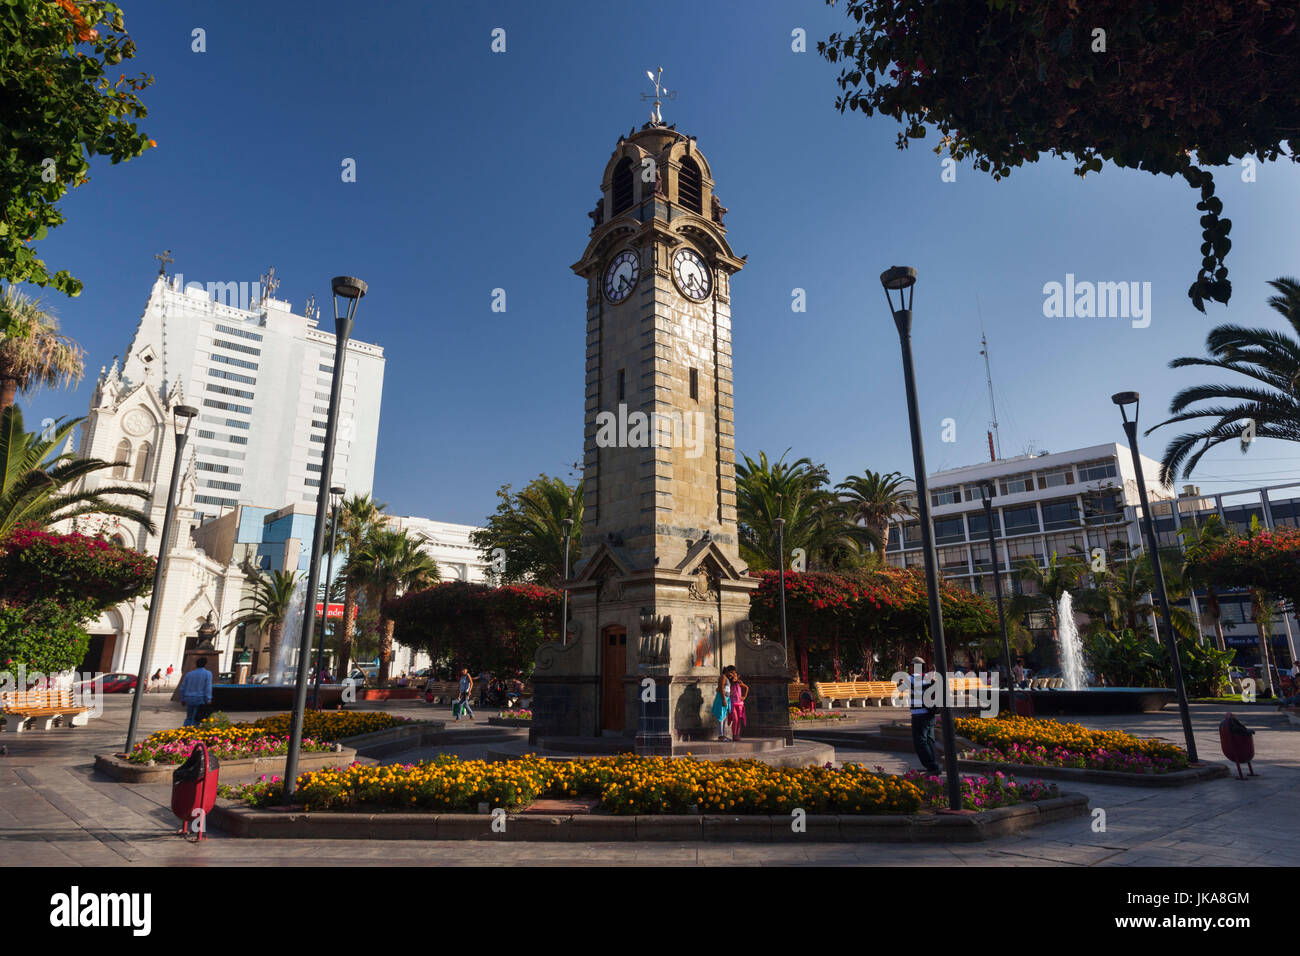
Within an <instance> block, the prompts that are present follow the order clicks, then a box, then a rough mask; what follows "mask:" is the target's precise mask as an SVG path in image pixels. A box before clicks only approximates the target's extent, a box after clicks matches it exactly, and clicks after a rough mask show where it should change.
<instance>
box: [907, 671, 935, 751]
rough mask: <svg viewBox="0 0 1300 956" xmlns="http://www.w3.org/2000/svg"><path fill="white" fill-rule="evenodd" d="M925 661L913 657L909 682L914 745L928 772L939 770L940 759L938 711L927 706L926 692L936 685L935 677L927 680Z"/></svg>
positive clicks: (908, 677) (908, 676)
mask: <svg viewBox="0 0 1300 956" xmlns="http://www.w3.org/2000/svg"><path fill="white" fill-rule="evenodd" d="M924 666H925V661H924V660H923V659H921V658H919V657H913V658H912V673H910V674H908V675H907V683H908V687H909V689H910V696H911V699H912V747H913V749H915V750H916V756H917V757H918V758H920V761H921V765H922V766H923V767H925V770H926V772H927V773H938V772H939V761H938V760H937V759H936V758H935V756H934V718H935V717H936V716H937V715H936V712H935V710H934V709H933V708H931V707H926V706H925V692H926V690H928V689H929V688H930V687H932V686H933V685H934V681H933V679H929V680H927V679H926V677H925V676H924V675H922V673H921V668H923V667H924Z"/></svg>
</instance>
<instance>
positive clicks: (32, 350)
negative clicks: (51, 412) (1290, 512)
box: [0, 285, 86, 409]
mask: <svg viewBox="0 0 1300 956" xmlns="http://www.w3.org/2000/svg"><path fill="white" fill-rule="evenodd" d="M85 370H86V366H85V352H84V351H82V348H81V346H79V345H77V343H76V342H74V341H72V340H71V339H70V338H68V337H67V336H65V335H60V334H59V322H58V320H57V319H55V318H54V316H53V315H51V314H50V313H48V312H46V311H45V310H43V309H42V308H41V306H40V303H39V302H35V301H33V300H31V299H29V298H28V297H27V296H25V295H23V294H22V293H21V292H19V291H18V290H17V289H16V288H14V287H13V286H12V285H11V286H9V287H8V288H6V289H5V290H4V294H3V295H2V296H0V409H5V408H8V407H9V406H10V405H12V404H13V403H14V399H15V397H16V395H17V393H18V391H19V390H20V389H21V390H22V391H27V390H28V389H30V388H32V387H33V386H36V385H67V384H70V383H72V382H80V381H81V377H82V375H83V374H84V373H85Z"/></svg>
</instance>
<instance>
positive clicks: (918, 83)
mask: <svg viewBox="0 0 1300 956" xmlns="http://www.w3.org/2000/svg"><path fill="white" fill-rule="evenodd" d="M827 2H828V3H830V4H834V3H835V0H827ZM844 10H845V13H846V14H847V15H848V16H849V18H850V19H851V20H853V21H854V23H853V24H850V29H849V30H848V31H847V32H845V33H833V34H831V36H830V37H829V38H828V39H827V40H825V41H824V42H820V43H818V44H817V50H818V52H819V53H821V54H822V55H823V56H824V57H826V59H828V60H829V61H831V62H833V63H843V64H844V68H843V70H842V71H841V72H840V75H839V78H838V81H837V82H838V84H839V87H840V90H841V91H842V92H841V94H840V95H839V96H838V98H837V99H836V106H837V107H838V108H839V109H840V111H841V112H852V111H855V110H857V111H860V112H862V113H864V114H866V115H868V116H871V115H872V114H874V113H880V114H882V115H884V116H889V117H892V118H894V119H895V120H898V121H899V122H900V123H902V124H903V129H902V131H901V132H900V133H899V134H898V146H899V148H900V149H902V148H905V147H906V146H907V144H908V141H909V140H913V139H921V138H923V137H924V136H925V135H926V133H927V130H928V128H929V127H934V129H935V130H936V131H937V132H938V134H939V142H938V145H937V146H936V147H935V152H936V153H938V154H940V155H942V154H943V153H945V152H946V153H947V154H948V155H949V156H950V157H951V158H952V159H953V160H954V161H957V162H960V161H961V160H964V159H968V158H969V159H970V160H972V162H973V163H974V166H975V168H976V169H979V170H982V171H984V172H989V173H992V175H993V177H994V178H995V179H1001V178H1003V177H1005V176H1009V175H1010V174H1011V171H1012V169H1013V168H1015V167H1018V166H1021V165H1023V164H1024V163H1026V162H1031V163H1032V162H1035V161H1037V160H1038V159H1039V157H1040V156H1041V155H1043V154H1049V155H1051V156H1058V157H1067V158H1069V159H1071V160H1072V161H1073V163H1074V171H1075V173H1076V174H1078V175H1079V176H1083V175H1085V174H1087V173H1088V172H1100V171H1101V169H1102V165H1103V163H1104V162H1106V161H1107V160H1109V161H1110V162H1112V163H1114V164H1115V165H1116V166H1119V167H1121V168H1126V169H1141V170H1144V171H1146V172H1149V173H1154V174H1157V175H1166V176H1181V177H1182V178H1183V179H1184V180H1186V182H1187V183H1188V184H1189V185H1190V186H1191V187H1192V188H1193V189H1196V190H1199V192H1200V201H1199V202H1198V203H1197V207H1196V208H1197V209H1199V210H1200V211H1201V213H1202V215H1201V220H1200V223H1201V238H1202V240H1203V242H1202V245H1201V250H1200V255H1201V257H1202V258H1201V261H1200V262H1201V264H1200V269H1199V271H1198V273H1197V276H1196V280H1195V281H1194V282H1193V283H1192V286H1191V288H1190V289H1189V290H1188V295H1189V297H1190V298H1191V300H1192V303H1193V304H1194V305H1195V306H1196V308H1198V309H1200V310H1201V311H1204V310H1205V301H1206V300H1207V299H1209V300H1213V301H1216V302H1227V301H1228V299H1229V297H1230V295H1231V292H1232V287H1231V285H1230V283H1229V282H1228V270H1227V267H1226V266H1225V265H1224V258H1225V257H1226V255H1227V254H1228V250H1229V249H1230V248H1231V245H1232V244H1231V241H1230V240H1229V239H1228V233H1229V230H1230V229H1231V221H1230V220H1228V219H1224V218H1222V217H1221V216H1220V213H1221V212H1222V208H1223V204H1222V202H1221V201H1220V200H1219V199H1218V198H1217V197H1216V196H1215V195H1214V179H1213V175H1212V174H1211V173H1210V172H1208V171H1206V167H1215V166H1220V167H1222V166H1235V165H1236V164H1237V158H1238V157H1258V159H1259V160H1261V161H1271V160H1275V159H1277V158H1278V157H1279V156H1287V158H1290V159H1292V160H1295V158H1296V152H1297V151H1296V150H1295V149H1294V148H1293V147H1292V146H1291V140H1292V137H1294V136H1295V132H1296V130H1297V129H1300V30H1297V29H1296V20H1295V8H1294V6H1293V5H1291V4H1270V3H1253V4H1247V3H1239V2H1236V0H1201V2H1199V3H1183V4H1176V3H1148V4H1142V5H1135V4H1133V3H1132V2H1131V0H1090V2H1089V3H1088V4H1087V18H1086V21H1085V20H1081V19H1080V17H1079V11H1080V6H1079V4H1078V3H1075V2H1070V0H908V2H895V0H846V2H845V3H844Z"/></svg>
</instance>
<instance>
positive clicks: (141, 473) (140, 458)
mask: <svg viewBox="0 0 1300 956" xmlns="http://www.w3.org/2000/svg"><path fill="white" fill-rule="evenodd" d="M152 451H153V448H151V447H150V445H149V443H148V442H144V443H142V444H141V445H140V450H139V451H138V452H136V455H135V480H136V481H148V480H149V454H150V453H151V452H152Z"/></svg>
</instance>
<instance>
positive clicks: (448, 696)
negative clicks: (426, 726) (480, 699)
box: [420, 680, 477, 704]
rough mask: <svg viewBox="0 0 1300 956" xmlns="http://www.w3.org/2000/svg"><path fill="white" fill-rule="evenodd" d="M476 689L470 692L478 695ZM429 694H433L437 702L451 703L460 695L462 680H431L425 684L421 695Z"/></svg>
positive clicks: (434, 700)
mask: <svg viewBox="0 0 1300 956" xmlns="http://www.w3.org/2000/svg"><path fill="white" fill-rule="evenodd" d="M476 690H477V688H475V689H474V690H471V691H470V694H471V695H474V696H477V695H476V694H475V691H476ZM428 694H433V703H435V704H450V703H451V702H452V701H453V700H455V699H456V698H457V697H459V696H460V681H454V680H431V681H429V682H428V683H426V684H425V685H424V689H423V690H422V691H421V692H420V696H421V697H424V696H426V695H428Z"/></svg>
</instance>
